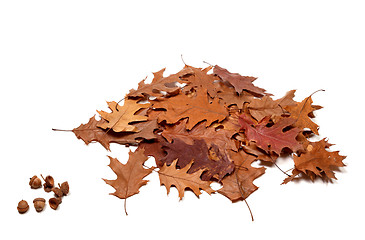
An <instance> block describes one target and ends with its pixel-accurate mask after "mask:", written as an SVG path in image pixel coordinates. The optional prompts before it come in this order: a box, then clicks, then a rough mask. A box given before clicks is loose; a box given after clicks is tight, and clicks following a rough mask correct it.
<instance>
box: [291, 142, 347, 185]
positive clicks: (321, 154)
mask: <svg viewBox="0 0 365 240" xmlns="http://www.w3.org/2000/svg"><path fill="white" fill-rule="evenodd" d="M329 146H330V144H328V142H327V140H326V139H322V140H320V141H318V142H311V143H310V144H309V145H308V146H307V149H306V150H307V151H306V152H304V153H302V154H300V156H297V155H294V167H295V168H294V170H293V173H292V176H291V177H288V178H287V179H285V180H284V183H287V182H289V181H291V180H293V179H294V177H295V176H297V175H299V174H300V173H301V174H304V175H308V176H310V178H311V179H312V180H314V177H316V176H318V177H321V178H323V179H325V180H326V179H336V177H335V174H334V170H336V169H337V168H339V167H343V166H345V165H344V163H343V162H342V161H343V160H344V159H345V158H346V157H345V156H341V155H340V154H339V151H334V152H330V151H327V148H328V147H329Z"/></svg>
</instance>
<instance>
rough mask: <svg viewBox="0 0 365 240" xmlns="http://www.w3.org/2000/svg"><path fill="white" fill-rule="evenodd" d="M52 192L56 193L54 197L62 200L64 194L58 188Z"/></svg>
mask: <svg viewBox="0 0 365 240" xmlns="http://www.w3.org/2000/svg"><path fill="white" fill-rule="evenodd" d="M52 191H53V192H54V195H55V196H56V197H57V198H61V197H63V192H62V190H61V189H59V188H58V187H55V188H52Z"/></svg>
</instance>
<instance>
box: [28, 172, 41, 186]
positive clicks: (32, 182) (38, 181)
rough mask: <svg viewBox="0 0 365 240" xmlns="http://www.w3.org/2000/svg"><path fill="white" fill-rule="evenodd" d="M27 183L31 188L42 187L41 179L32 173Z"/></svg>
mask: <svg viewBox="0 0 365 240" xmlns="http://www.w3.org/2000/svg"><path fill="white" fill-rule="evenodd" d="M29 185H30V187H31V188H32V189H37V188H40V187H42V180H41V179H39V178H38V177H37V176H36V175H34V176H33V177H32V178H31V179H30V181H29Z"/></svg>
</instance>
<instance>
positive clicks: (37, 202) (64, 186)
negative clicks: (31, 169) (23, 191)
mask: <svg viewBox="0 0 365 240" xmlns="http://www.w3.org/2000/svg"><path fill="white" fill-rule="evenodd" d="M41 177H42V178H43V176H42V174H41ZM43 180H44V184H43V188H44V191H45V192H51V191H52V192H53V193H54V195H55V196H54V197H52V198H50V199H49V200H48V203H49V206H50V207H51V208H52V209H53V210H56V209H57V208H58V205H60V204H61V203H62V197H63V196H66V195H67V194H68V192H69V185H68V182H67V181H66V182H63V183H61V184H58V187H55V186H54V179H53V177H52V176H47V177H46V178H43ZM29 185H30V188H32V189H38V188H41V187H42V180H41V179H40V178H39V177H37V176H36V175H34V176H33V177H32V178H31V179H30V181H29ZM33 204H34V208H35V210H36V211H37V212H41V211H43V209H44V206H45V205H46V200H45V199H44V198H36V199H34V200H33ZM28 209H29V205H28V203H27V201H25V200H21V201H20V202H19V203H18V212H19V213H26V212H27V211H28Z"/></svg>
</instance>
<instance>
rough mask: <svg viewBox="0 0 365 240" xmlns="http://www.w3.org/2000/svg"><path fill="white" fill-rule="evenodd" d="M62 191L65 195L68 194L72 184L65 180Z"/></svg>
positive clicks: (61, 187)
mask: <svg viewBox="0 0 365 240" xmlns="http://www.w3.org/2000/svg"><path fill="white" fill-rule="evenodd" d="M60 189H61V191H62V192H63V195H65V196H66V195H67V194H68V193H69V191H70V186H69V185H68V182H67V181H66V182H63V183H62V184H61V186H60Z"/></svg>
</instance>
